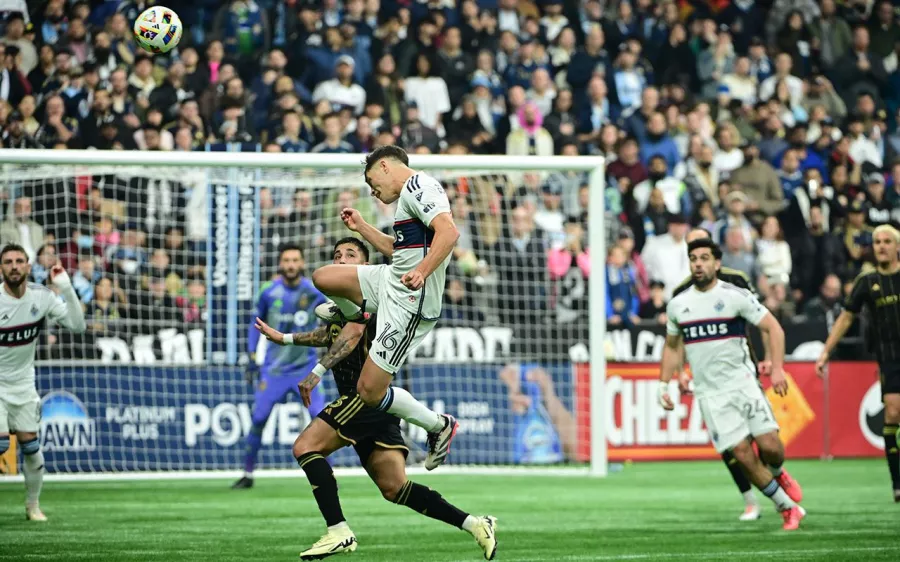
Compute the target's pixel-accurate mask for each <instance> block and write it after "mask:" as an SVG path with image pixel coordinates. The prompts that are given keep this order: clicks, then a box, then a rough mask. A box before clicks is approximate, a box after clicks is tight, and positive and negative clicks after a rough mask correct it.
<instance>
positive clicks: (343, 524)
mask: <svg viewBox="0 0 900 562" xmlns="http://www.w3.org/2000/svg"><path fill="white" fill-rule="evenodd" d="M341 529H347V530H348V531H349V530H350V525H347V522H346V521H341V522H340V523H338V524H337V525H332V526H331V527H328V530H329V531H338V530H341Z"/></svg>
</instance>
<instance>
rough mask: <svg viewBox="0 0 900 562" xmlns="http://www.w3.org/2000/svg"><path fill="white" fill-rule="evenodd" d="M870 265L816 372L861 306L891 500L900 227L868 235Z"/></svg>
mask: <svg viewBox="0 0 900 562" xmlns="http://www.w3.org/2000/svg"><path fill="white" fill-rule="evenodd" d="M872 248H873V250H874V252H875V262H876V269H875V270H874V271H869V272H865V273H862V274H860V275H859V277H857V278H856V281H855V282H854V283H853V289H852V290H851V291H850V295H849V296H848V297H847V301H846V302H845V303H844V310H843V312H841V315H840V316H838V319H837V320H836V321H835V323H834V327H832V329H831V333H830V334H829V335H828V340H826V342H825V349H823V350H822V354H821V355H820V356H819V359H818V361H816V371H818V373H819V375H820V376H823V375H824V374H825V364H826V363H828V358H829V357H830V356H831V353H832V352H833V351H834V348H835V347H836V346H837V344H838V342H840V341H841V338H843V337H844V334H846V333H847V330H849V329H850V326H852V325H853V322H854V320H855V319H856V316H857V315H858V314H860V313H861V312H862V309H863V308H864V307H867V308H868V309H869V312H870V314H871V317H872V327H873V329H872V330H871V332H870V336H871V337H872V338H874V339H875V340H876V341H877V343H878V345H877V347H876V357H877V358H878V371H879V374H880V375H881V400H882V402H883V403H884V432H883V435H884V455H885V458H886V459H887V464H888V470H889V471H890V473H891V485H892V487H893V490H894V501H895V502H898V503H900V452H898V448H897V440H898V439H900V232H898V231H897V229H896V228H894V227H893V226H891V225H889V224H885V225H881V226H879V227H877V228H876V229H875V231H874V232H873V234H872Z"/></svg>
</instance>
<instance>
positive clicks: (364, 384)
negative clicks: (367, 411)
mask: <svg viewBox="0 0 900 562" xmlns="http://www.w3.org/2000/svg"><path fill="white" fill-rule="evenodd" d="M356 392H357V393H358V394H359V398H360V399H361V400H362V401H363V403H364V404H365V405H366V406H369V407H370V408H377V407H378V406H380V405H381V400H382V399H383V398H384V393H385V392H387V388H385V387H383V386H381V385H378V384H374V383H373V382H372V381H370V380H367V379H364V378H360V379H359V381H358V382H357V383H356Z"/></svg>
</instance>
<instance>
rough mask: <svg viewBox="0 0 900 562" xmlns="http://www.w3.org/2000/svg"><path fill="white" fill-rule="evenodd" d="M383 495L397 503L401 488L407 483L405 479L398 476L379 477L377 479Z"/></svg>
mask: <svg viewBox="0 0 900 562" xmlns="http://www.w3.org/2000/svg"><path fill="white" fill-rule="evenodd" d="M375 484H376V485H377V486H378V490H379V491H381V496H382V497H383V498H384V499H386V500H387V501H389V502H394V503H396V501H397V496H398V495H399V494H400V490H401V488H403V485H404V484H406V480H405V479H398V478H379V479H378V480H376V481H375Z"/></svg>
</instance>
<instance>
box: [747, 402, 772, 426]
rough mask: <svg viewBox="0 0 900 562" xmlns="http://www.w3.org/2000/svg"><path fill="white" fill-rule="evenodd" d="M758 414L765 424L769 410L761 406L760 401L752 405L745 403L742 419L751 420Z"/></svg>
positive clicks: (763, 405)
mask: <svg viewBox="0 0 900 562" xmlns="http://www.w3.org/2000/svg"><path fill="white" fill-rule="evenodd" d="M758 414H762V416H763V421H764V422H767V421H769V420H770V418H769V408H767V407H766V405H765V404H763V401H762V400H757V401H756V402H754V403H750V402H745V403H744V417H745V418H747V419H748V420H752V419H753V418H755V417H756V416H757V415H758Z"/></svg>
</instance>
